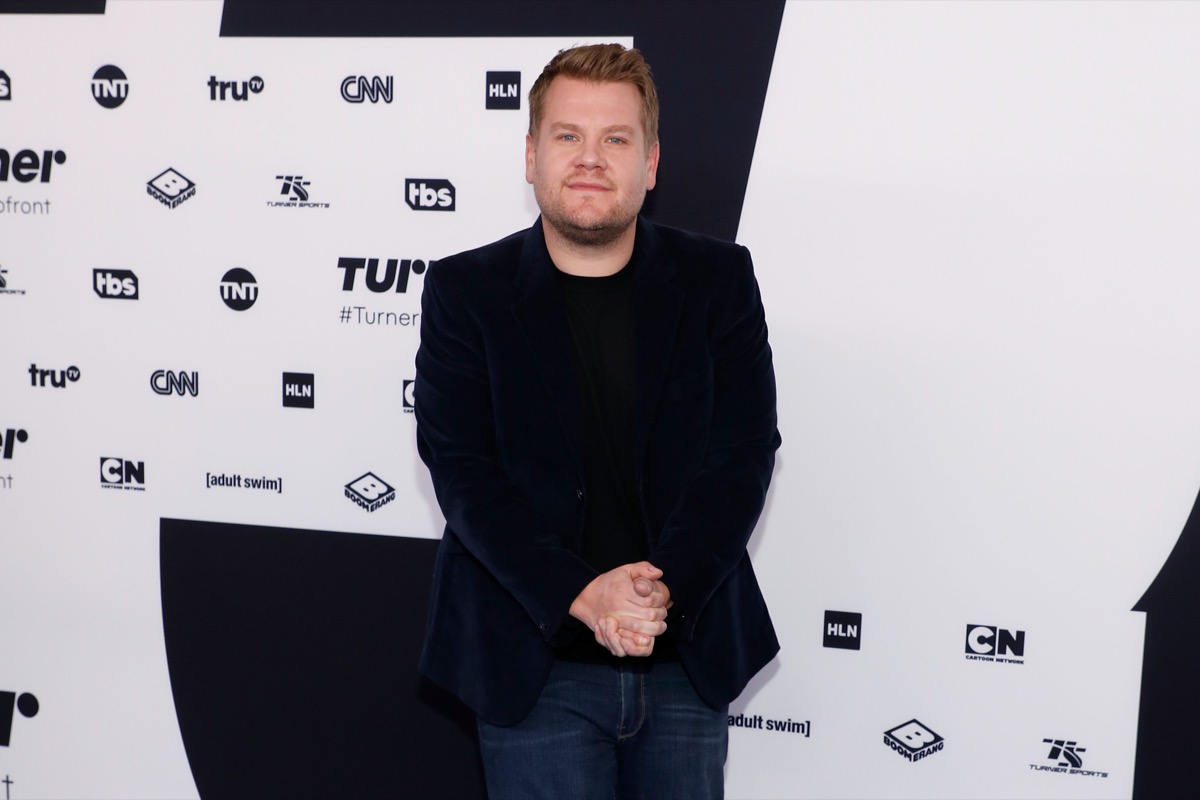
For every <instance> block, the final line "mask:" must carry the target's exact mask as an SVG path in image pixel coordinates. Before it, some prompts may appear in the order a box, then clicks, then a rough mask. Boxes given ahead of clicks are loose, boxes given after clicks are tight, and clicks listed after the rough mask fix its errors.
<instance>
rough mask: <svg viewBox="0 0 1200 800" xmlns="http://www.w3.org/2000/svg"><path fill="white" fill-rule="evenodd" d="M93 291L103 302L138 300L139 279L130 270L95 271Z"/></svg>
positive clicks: (93, 271)
mask: <svg viewBox="0 0 1200 800" xmlns="http://www.w3.org/2000/svg"><path fill="white" fill-rule="evenodd" d="M92 291H94V292H95V293H96V296H97V297H99V298H100V299H102V300H137V299H138V277H137V275H134V274H133V270H128V269H94V270H92Z"/></svg>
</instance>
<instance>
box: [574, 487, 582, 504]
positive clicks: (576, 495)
mask: <svg viewBox="0 0 1200 800" xmlns="http://www.w3.org/2000/svg"><path fill="white" fill-rule="evenodd" d="M575 497H576V498H577V499H578V500H579V502H581V503H582V502H583V489H576V490H575Z"/></svg>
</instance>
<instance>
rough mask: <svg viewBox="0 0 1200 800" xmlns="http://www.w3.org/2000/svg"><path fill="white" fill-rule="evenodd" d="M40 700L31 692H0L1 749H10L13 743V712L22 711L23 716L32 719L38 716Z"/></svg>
mask: <svg viewBox="0 0 1200 800" xmlns="http://www.w3.org/2000/svg"><path fill="white" fill-rule="evenodd" d="M40 707H41V706H39V705H38V699H37V698H36V697H34V696H33V695H31V694H30V693H29V692H22V693H21V694H20V695H18V694H17V693H16V692H0V747H8V744H9V742H11V741H12V724H13V710H14V708H15V710H17V711H20V712H21V716H22V717H25V718H26V719H32V718H33V717H36V716H37V713H38V709H39V708H40Z"/></svg>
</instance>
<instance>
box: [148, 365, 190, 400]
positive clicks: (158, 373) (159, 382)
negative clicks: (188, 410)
mask: <svg viewBox="0 0 1200 800" xmlns="http://www.w3.org/2000/svg"><path fill="white" fill-rule="evenodd" d="M150 388H151V389H153V390H154V393H155V394H177V395H179V396H181V397H182V396H183V394H184V393H185V392H186V393H187V394H190V395H191V396H192V397H195V396H196V395H198V394H200V373H198V372H192V373H188V372H171V371H170V370H163V369H158V370H155V371H154V372H153V373H152V374H151V375H150Z"/></svg>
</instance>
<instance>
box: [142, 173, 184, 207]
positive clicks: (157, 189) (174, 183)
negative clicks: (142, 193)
mask: <svg viewBox="0 0 1200 800" xmlns="http://www.w3.org/2000/svg"><path fill="white" fill-rule="evenodd" d="M146 192H147V194H149V195H150V196H151V197H154V198H156V199H157V200H158V201H159V202H160V203H162V204H163V205H164V206H166V207H167V208H175V207H176V206H178V205H179V204H180V203H182V202H183V201H184V200H187V199H188V198H190V197H192V196H193V195H194V194H196V184H194V183H192V182H191V181H190V180H188V179H187V178H185V177H183V175H180V174H179V173H178V172H176V171H175V170H173V169H168V170H166V171H165V172H162V173H159V174H158V175H157V176H156V177H155V178H154V179H153V180H151V181H150V182H149V183H147V184H146Z"/></svg>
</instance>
